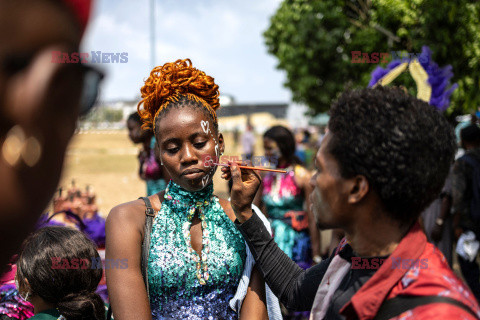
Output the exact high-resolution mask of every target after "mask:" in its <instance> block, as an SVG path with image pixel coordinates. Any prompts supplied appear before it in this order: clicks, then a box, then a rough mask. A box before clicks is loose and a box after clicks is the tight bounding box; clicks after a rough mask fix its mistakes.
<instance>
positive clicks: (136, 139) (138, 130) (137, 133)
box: [127, 119, 147, 144]
mask: <svg viewBox="0 0 480 320" xmlns="http://www.w3.org/2000/svg"><path fill="white" fill-rule="evenodd" d="M127 128H128V137H129V138H130V140H131V141H132V142H133V143H135V144H137V143H141V142H143V141H144V140H145V137H146V136H147V131H145V130H142V125H141V124H140V123H138V122H137V121H135V120H132V119H130V120H128V121H127Z"/></svg>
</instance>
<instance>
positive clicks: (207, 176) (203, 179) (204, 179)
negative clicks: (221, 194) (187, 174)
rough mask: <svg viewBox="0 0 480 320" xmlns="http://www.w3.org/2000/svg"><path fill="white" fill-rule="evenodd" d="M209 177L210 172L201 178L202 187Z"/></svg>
mask: <svg viewBox="0 0 480 320" xmlns="http://www.w3.org/2000/svg"><path fill="white" fill-rule="evenodd" d="M209 178H210V174H207V175H206V176H205V177H203V178H202V187H205V186H206V185H207V182H208V179H209Z"/></svg>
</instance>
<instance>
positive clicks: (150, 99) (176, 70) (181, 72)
mask: <svg viewBox="0 0 480 320" xmlns="http://www.w3.org/2000/svg"><path fill="white" fill-rule="evenodd" d="M140 92H141V94H142V100H141V101H140V103H139V104H138V113H139V114H140V116H141V117H142V119H143V121H144V125H143V127H144V128H152V127H153V121H154V119H155V115H156V114H157V112H158V111H159V109H160V107H162V106H163V105H164V104H166V103H168V102H169V101H172V98H173V97H175V96H177V95H178V94H187V93H189V94H193V95H195V96H196V97H198V98H200V99H202V100H204V101H205V102H206V103H207V104H208V105H209V106H210V107H211V108H212V110H213V111H214V112H216V110H217V109H218V108H219V107H220V103H219V95H220V93H219V91H218V85H217V84H215V81H214V78H212V77H211V76H209V75H207V74H205V72H203V71H201V70H198V69H196V68H194V67H192V62H191V61H190V59H184V60H177V61H175V62H168V63H165V64H164V65H163V66H158V67H155V68H153V70H152V71H151V72H150V76H149V77H148V79H147V80H145V85H144V86H143V87H142V88H141V89H140ZM142 104H143V109H141V108H140V106H141V105H142Z"/></svg>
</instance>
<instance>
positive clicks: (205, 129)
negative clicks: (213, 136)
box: [200, 120, 210, 133]
mask: <svg viewBox="0 0 480 320" xmlns="http://www.w3.org/2000/svg"><path fill="white" fill-rule="evenodd" d="M200 125H201V126H202V129H203V132H205V133H208V132H209V131H210V129H209V126H210V122H208V121H204V120H202V121H201V122H200Z"/></svg>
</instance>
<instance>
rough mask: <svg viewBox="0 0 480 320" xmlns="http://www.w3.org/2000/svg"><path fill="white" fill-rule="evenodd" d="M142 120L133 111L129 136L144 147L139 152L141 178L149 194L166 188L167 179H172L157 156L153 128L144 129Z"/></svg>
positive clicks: (128, 123)
mask: <svg viewBox="0 0 480 320" xmlns="http://www.w3.org/2000/svg"><path fill="white" fill-rule="evenodd" d="M141 126H142V122H141V119H140V116H139V115H138V113H137V112H134V113H132V114H131V115H130V116H129V117H128V120H127V128H128V137H129V138H130V140H131V141H132V142H133V143H135V144H141V146H142V149H141V150H140V153H139V154H138V161H139V163H140V165H139V172H138V174H139V175H140V178H141V179H142V180H145V183H146V184H147V196H151V195H154V194H156V193H158V192H160V191H163V190H165V188H166V187H167V181H168V180H170V179H169V178H168V176H167V174H166V172H165V170H163V169H162V166H161V163H159V162H158V160H157V159H158V157H157V156H156V153H155V150H156V148H157V147H156V145H157V143H156V140H155V137H154V136H153V132H152V131H151V130H143V129H142V128H141Z"/></svg>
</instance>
